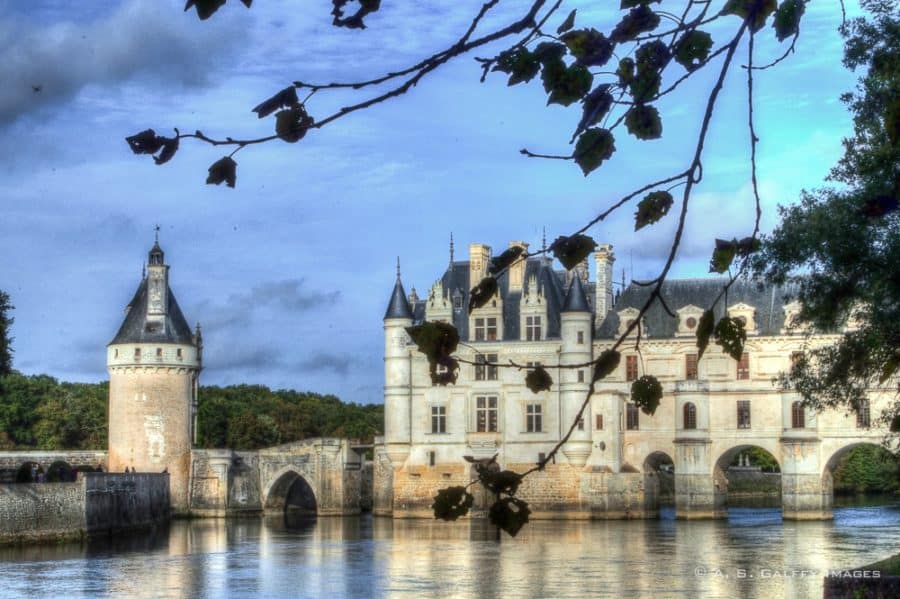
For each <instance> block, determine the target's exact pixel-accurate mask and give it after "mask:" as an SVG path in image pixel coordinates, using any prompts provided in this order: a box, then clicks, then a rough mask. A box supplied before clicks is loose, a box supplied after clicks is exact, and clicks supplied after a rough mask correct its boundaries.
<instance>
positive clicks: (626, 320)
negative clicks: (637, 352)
mask: <svg viewBox="0 0 900 599" xmlns="http://www.w3.org/2000/svg"><path fill="white" fill-rule="evenodd" d="M640 313H641V312H640V310H638V309H637V308H625V309H624V310H619V312H618V314H619V335H624V334H625V331H626V330H628V327H630V326H631V325H633V324H634V322H635V320H637V317H638V314H640ZM632 334H635V331H632Z"/></svg>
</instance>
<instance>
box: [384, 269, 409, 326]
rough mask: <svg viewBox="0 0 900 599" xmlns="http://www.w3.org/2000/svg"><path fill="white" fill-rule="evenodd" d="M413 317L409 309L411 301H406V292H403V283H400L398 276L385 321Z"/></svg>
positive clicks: (385, 312)
mask: <svg viewBox="0 0 900 599" xmlns="http://www.w3.org/2000/svg"><path fill="white" fill-rule="evenodd" d="M412 317H413V313H412V310H411V309H410V307H409V301H407V299H406V292H405V291H403V283H401V282H400V276H399V275H397V282H396V283H394V291H393V292H391V299H390V301H389V302H388V307H387V310H385V311H384V319H385V320H387V319H388V318H412Z"/></svg>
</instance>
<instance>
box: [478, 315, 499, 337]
mask: <svg viewBox="0 0 900 599" xmlns="http://www.w3.org/2000/svg"><path fill="white" fill-rule="evenodd" d="M496 340H497V319H496V318H495V317H491V318H476V319H475V341H496Z"/></svg>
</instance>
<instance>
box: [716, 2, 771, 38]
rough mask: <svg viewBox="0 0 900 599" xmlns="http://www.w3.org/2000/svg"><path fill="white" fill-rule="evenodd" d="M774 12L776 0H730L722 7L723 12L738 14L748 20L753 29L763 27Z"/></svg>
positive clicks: (757, 29) (756, 29)
mask: <svg viewBox="0 0 900 599" xmlns="http://www.w3.org/2000/svg"><path fill="white" fill-rule="evenodd" d="M773 12H775V0H728V2H726V3H725V7H724V8H723V9H722V14H726V15H736V16H738V17H740V18H742V19H744V20H745V21H747V25H748V27H750V29H752V30H753V31H759V30H760V29H762V28H763V25H765V24H766V19H767V18H768V17H769V15H770V14H772V13H773Z"/></svg>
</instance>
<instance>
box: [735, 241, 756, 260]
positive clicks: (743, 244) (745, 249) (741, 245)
mask: <svg viewBox="0 0 900 599" xmlns="http://www.w3.org/2000/svg"><path fill="white" fill-rule="evenodd" d="M736 244H737V245H736V247H737V253H738V255H739V256H744V257H746V256H749V255H750V254H752V253H753V252H756V251H758V250H759V247H760V243H759V239H757V238H755V237H744V238H743V239H741V240H739V241H737V242H736Z"/></svg>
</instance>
